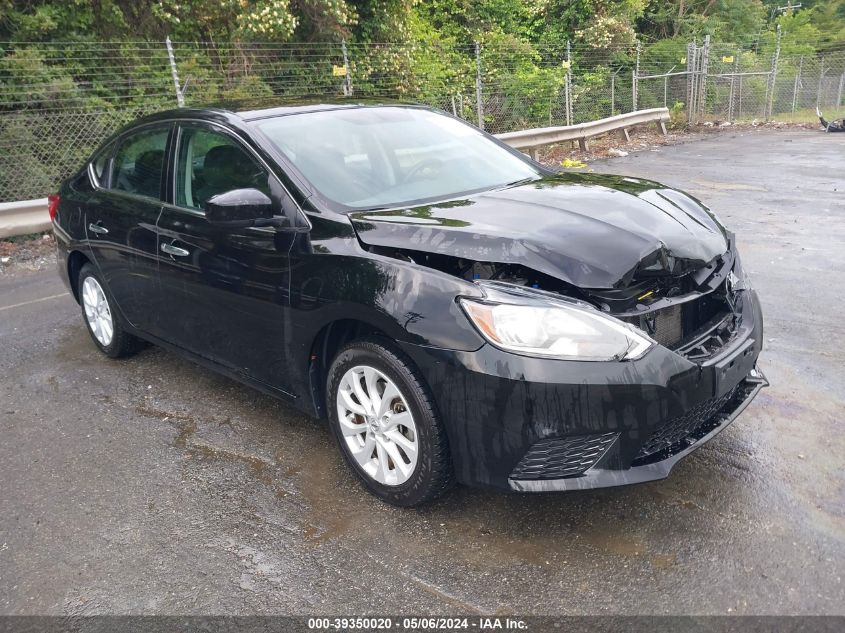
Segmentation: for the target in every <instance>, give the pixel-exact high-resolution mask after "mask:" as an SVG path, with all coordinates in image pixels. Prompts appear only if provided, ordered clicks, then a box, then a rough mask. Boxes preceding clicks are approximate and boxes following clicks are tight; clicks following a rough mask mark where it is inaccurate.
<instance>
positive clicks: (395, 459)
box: [326, 340, 454, 507]
mask: <svg viewBox="0 0 845 633" xmlns="http://www.w3.org/2000/svg"><path fill="white" fill-rule="evenodd" d="M326 398H327V402H326V406H327V408H328V411H329V419H330V421H331V427H332V430H333V432H334V435H335V438H336V439H337V442H338V444H339V446H340V450H341V452H342V453H343V456H344V458H345V459H346V461H347V463H348V464H349V466H350V468H352V470H353V471H354V472H355V474H356V475H357V476H358V478H359V479H360V480H361V481H362V482H363V484H364V485H365V486H366V487H367V489H368V490H369V491H370V492H372V493H373V494H374V495H376V496H377V497H378V498H380V499H382V500H383V501H387V502H388V503H391V504H393V505H397V506H405V507H408V506H415V505H419V504H421V503H424V502H426V501H430V500H432V499H434V498H436V497H438V496H440V495H441V494H443V493H444V492H445V491H446V490H447V489H448V488H449V487H450V486H451V484H452V483H453V480H454V475H453V471H452V463H451V459H450V455H449V444H448V440H447V437H446V432H445V430H444V428H443V424H442V423H441V422H440V420H439V418H438V416H437V412H436V409H435V406H434V400H433V399H432V397H431V395H430V394H429V392H428V389H427V387H426V385H425V382H424V381H423V379H422V377H421V376H420V375H419V374H418V372H417V370H416V369H415V368H414V367H413V365H412V363H411V361H410V359H408V358H407V357H406V356H405V355H404V354H402V353H401V352H399V351H398V350H394V349H393V348H392V347H390V346H388V344H386V343H385V342H382V341H376V340H363V341H356V342H354V343H350V344H349V345H347V346H346V347H344V348H343V349H342V350H341V351H340V353H339V354H338V355H337V357H336V358H335V359H334V361H333V362H332V365H331V367H330V368H329V372H328V378H327V389H326Z"/></svg>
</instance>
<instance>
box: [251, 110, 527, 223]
mask: <svg viewBox="0 0 845 633" xmlns="http://www.w3.org/2000/svg"><path fill="white" fill-rule="evenodd" d="M257 126H258V127H259V129H260V130H261V131H262V132H263V133H264V134H265V135H266V136H267V137H268V138H269V139H270V141H271V142H272V143H273V144H274V145H275V146H276V148H278V149H279V151H281V152H282V153H283V154H284V155H285V156H287V158H288V159H289V160H290V161H291V162H292V163H293V164H294V165H296V167H297V168H298V169H299V171H301V172H302V174H303V175H304V176H305V177H306V178H307V179H308V180H309V181H310V182H311V184H312V185H313V186H314V187H316V189H317V190H318V191H319V192H320V193H321V194H322V195H323V196H325V197H326V198H328V199H329V200H332V201H334V202H336V203H340V204H341V205H344V206H346V207H352V208H357V209H365V208H366V209H369V208H373V207H381V208H384V207H388V208H389V207H396V206H400V205H403V204H408V203H410V202H421V201H424V200H434V199H440V198H447V197H451V196H455V195H460V194H464V193H468V192H472V191H482V190H486V189H494V188H496V187H501V186H503V185H507V184H510V183H513V182H517V181H522V180H526V179H533V178H538V177H539V176H540V172H539V171H538V170H537V169H535V168H533V167H532V166H531V165H530V164H529V163H527V162H525V161H523V160H520V158H519V157H517V156H514V155H513V154H511V153H510V152H509V151H507V150H506V149H504V148H502V147H499V146H498V145H497V144H496V143H493V142H492V141H491V140H490V139H488V138H487V137H485V136H484V135H483V134H481V132H479V131H478V130H477V129H476V128H474V127H472V126H470V125H467V124H465V123H462V122H460V121H458V120H456V119H453V118H451V117H448V116H444V115H442V114H437V113H436V112H431V111H429V110H422V109H418V108H402V107H362V108H349V109H338V110H330V111H324V112H309V113H306V114H298V115H292V116H291V115H289V116H282V117H276V118H272V119H266V120H264V121H259V122H257Z"/></svg>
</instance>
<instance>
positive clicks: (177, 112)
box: [132, 97, 426, 127]
mask: <svg viewBox="0 0 845 633" xmlns="http://www.w3.org/2000/svg"><path fill="white" fill-rule="evenodd" d="M274 101H275V103H274ZM282 101H283V102H282V103H281V104H279V102H278V100H268V99H262V100H261V101H235V102H227V103H223V104H215V105H209V106H200V107H193V106H192V107H186V108H174V109H171V110H164V111H162V112H156V113H155V114H151V115H148V116H145V117H143V118H140V119H138V120H137V121H134V122H133V123H132V127H134V126H135V125H137V124H139V123H150V122H154V121H159V120H167V119H175V118H179V119H197V120H221V119H223V120H227V121H229V122H232V123H234V122H238V121H254V120H257V119H267V118H271V117H277V116H287V115H290V114H304V113H307V112H319V111H325V110H339V109H347V108H364V107H379V106H382V107H387V106H393V107H396V106H400V107H412V108H420V107H426V106H422V105H420V104H415V103H403V102H398V101H396V102H391V101H385V100H383V99H382V100H372V99H365V98H358V99H353V98H351V97H347V98H342V99H335V100H328V101H327V100H325V99H322V100H316V99H315V100H298V101H295V102H291V101H289V100H282ZM271 104H272V105H271ZM277 104H278V105H277ZM262 106H263V107H262Z"/></svg>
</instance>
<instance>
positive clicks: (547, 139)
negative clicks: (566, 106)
mask: <svg viewBox="0 0 845 633" xmlns="http://www.w3.org/2000/svg"><path fill="white" fill-rule="evenodd" d="M668 120H669V109H668V108H651V109H649V110H637V111H635V112H628V113H627V114H617V115H616V116H612V117H608V118H606V119H599V120H598V121H589V122H588V123H578V124H577V125H562V126H558V127H538V128H534V129H531V130H520V131H519V132H505V133H504V134H497V135H496V138H498V139H499V140H501V141H504V142H505V143H507V144H508V145H510V146H511V147H513V148H515V149H523V150H528V153H529V154H530V155H531V158H533V159H535V160H536V159H537V150H538V148H540V147H542V146H544V145H552V144H554V143H563V142H565V141H578V145H579V146H580V147H581V149H582V150H583V151H586V150H587V139H588V138H591V137H594V136H601V135H603V134H608V133H609V132H615V131H617V130H618V131H620V132H621V133H622V136H623V138H624V139H625V140H626V141H630V140H631V137H630V136H629V135H628V128H629V127H633V126H635V125H642V124H643V123H656V124H657V127H658V129H659V130H660V132H661V133H663V134H666V121H668Z"/></svg>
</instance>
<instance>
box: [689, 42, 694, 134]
mask: <svg viewBox="0 0 845 633" xmlns="http://www.w3.org/2000/svg"><path fill="white" fill-rule="evenodd" d="M695 58H696V54H695V42H687V123H689V124H692V123H694V122H695V115H694V114H693V101H694V99H695Z"/></svg>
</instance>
